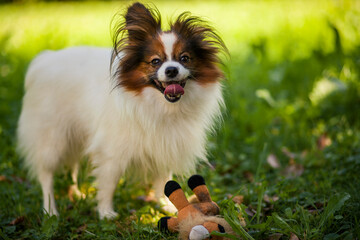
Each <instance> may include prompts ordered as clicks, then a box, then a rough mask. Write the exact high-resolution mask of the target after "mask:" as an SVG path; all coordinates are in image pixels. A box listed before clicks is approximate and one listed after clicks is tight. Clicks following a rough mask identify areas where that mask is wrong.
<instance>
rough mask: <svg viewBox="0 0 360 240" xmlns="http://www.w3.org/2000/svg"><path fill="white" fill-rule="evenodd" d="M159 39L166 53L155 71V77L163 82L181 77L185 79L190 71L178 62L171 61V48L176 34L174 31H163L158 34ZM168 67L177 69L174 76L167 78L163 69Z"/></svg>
mask: <svg viewBox="0 0 360 240" xmlns="http://www.w3.org/2000/svg"><path fill="white" fill-rule="evenodd" d="M160 39H161V41H162V43H163V45H164V50H165V54H166V61H165V62H164V63H163V64H162V65H161V67H160V68H159V70H158V71H157V77H158V79H159V80H160V81H161V82H165V81H167V80H171V81H181V80H182V79H186V78H188V77H189V76H190V71H189V70H188V69H186V68H184V66H183V65H181V64H180V63H178V62H176V61H173V60H174V59H172V56H173V49H174V44H175V43H176V40H177V38H176V36H175V34H174V33H163V34H161V35H160ZM168 67H176V68H177V69H178V71H179V73H178V75H176V77H175V78H171V79H168V78H167V77H166V74H165V70H166V69H167V68H168Z"/></svg>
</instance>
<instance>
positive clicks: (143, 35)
mask: <svg viewBox="0 0 360 240" xmlns="http://www.w3.org/2000/svg"><path fill="white" fill-rule="evenodd" d="M125 21H126V27H125V28H126V30H127V31H128V34H129V40H131V41H145V40H147V38H148V37H151V36H153V35H155V34H156V33H157V32H160V31H161V18H160V14H159V12H158V10H156V9H151V8H146V7H145V6H144V5H143V4H141V3H138V2H137V3H134V4H133V5H132V6H130V7H129V8H128V11H127V13H126V15H125Z"/></svg>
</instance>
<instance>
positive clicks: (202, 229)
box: [158, 175, 233, 240]
mask: <svg viewBox="0 0 360 240" xmlns="http://www.w3.org/2000/svg"><path fill="white" fill-rule="evenodd" d="M188 185H189V187H190V188H191V190H192V191H193V192H194V194H195V196H196V197H197V200H198V201H199V202H198V203H189V201H188V200H187V199H186V197H185V194H184V191H183V190H182V189H181V187H180V185H179V184H178V183H177V182H175V181H168V182H167V183H166V185H165V195H166V196H167V197H168V198H169V200H170V201H171V202H172V203H173V204H174V205H175V207H176V208H177V210H178V214H177V218H175V217H163V218H161V219H160V220H159V222H158V227H159V229H160V231H170V232H179V238H180V239H184V240H187V239H190V240H202V239H208V238H210V233H211V232H212V231H217V232H220V233H225V232H226V233H233V231H232V229H231V227H230V225H229V224H228V223H227V222H226V221H225V220H224V219H223V218H221V217H219V216H217V215H218V214H219V206H218V205H217V204H216V203H215V202H213V201H212V200H211V197H210V193H209V190H208V189H207V187H206V185H205V180H204V178H203V177H202V176H200V175H193V176H192V177H190V179H189V180H188ZM211 239H224V238H223V237H219V236H211Z"/></svg>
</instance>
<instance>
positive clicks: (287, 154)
mask: <svg viewBox="0 0 360 240" xmlns="http://www.w3.org/2000/svg"><path fill="white" fill-rule="evenodd" d="M281 151H282V152H283V153H284V154H285V156H287V157H288V158H291V159H293V158H295V157H296V154H295V153H293V152H290V150H289V149H287V148H286V147H283V148H281Z"/></svg>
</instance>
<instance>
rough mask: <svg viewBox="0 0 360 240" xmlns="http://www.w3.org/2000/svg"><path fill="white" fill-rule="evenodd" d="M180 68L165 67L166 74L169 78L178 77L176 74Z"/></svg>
mask: <svg viewBox="0 0 360 240" xmlns="http://www.w3.org/2000/svg"><path fill="white" fill-rule="evenodd" d="M178 73H179V70H178V69H177V67H167V68H166V69H165V75H166V76H167V77H169V78H174V77H176V75H178Z"/></svg>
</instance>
